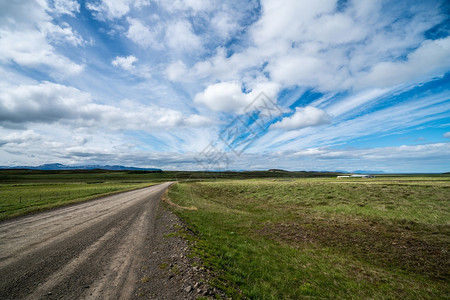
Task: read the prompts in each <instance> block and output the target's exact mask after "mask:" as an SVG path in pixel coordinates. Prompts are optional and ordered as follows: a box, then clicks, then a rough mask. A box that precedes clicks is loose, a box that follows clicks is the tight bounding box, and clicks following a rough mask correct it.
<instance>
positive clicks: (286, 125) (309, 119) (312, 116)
mask: <svg viewBox="0 0 450 300" xmlns="http://www.w3.org/2000/svg"><path fill="white" fill-rule="evenodd" d="M330 122H331V116H330V115H329V114H328V113H327V112H325V111H323V110H321V109H319V108H317V107H313V106H306V107H297V108H296V109H295V113H294V114H293V115H292V116H289V117H286V118H283V119H282V120H281V121H279V122H276V123H274V124H273V125H272V126H271V128H274V129H286V130H295V129H301V128H305V127H311V126H318V125H323V124H327V123H330Z"/></svg>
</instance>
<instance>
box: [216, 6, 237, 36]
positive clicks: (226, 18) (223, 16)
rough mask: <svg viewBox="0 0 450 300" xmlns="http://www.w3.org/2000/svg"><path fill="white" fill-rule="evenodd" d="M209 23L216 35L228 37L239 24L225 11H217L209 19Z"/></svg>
mask: <svg viewBox="0 0 450 300" xmlns="http://www.w3.org/2000/svg"><path fill="white" fill-rule="evenodd" d="M211 25H212V26H213V27H214V28H215V30H216V32H217V33H218V35H219V36H220V37H222V38H228V37H229V36H230V35H231V34H232V33H234V32H235V31H236V30H237V29H238V28H239V25H238V24H237V23H236V21H235V20H233V18H232V17H231V16H230V15H229V14H227V13H225V12H222V11H221V12H219V13H217V14H216V15H215V16H214V17H213V18H212V19H211Z"/></svg>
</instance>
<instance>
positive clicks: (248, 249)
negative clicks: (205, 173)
mask: <svg viewBox="0 0 450 300" xmlns="http://www.w3.org/2000/svg"><path fill="white" fill-rule="evenodd" d="M168 197H169V199H170V200H171V201H172V202H173V203H175V204H177V205H178V206H181V207H191V208H192V207H195V208H197V209H196V210H193V209H190V210H187V209H182V208H179V207H174V208H173V210H174V211H176V212H177V214H178V215H180V216H181V217H182V218H183V219H184V220H185V221H186V222H187V223H188V224H189V226H190V229H191V230H192V231H194V232H195V233H197V237H196V238H193V239H192V245H193V247H194V253H195V255H197V256H199V257H200V258H201V259H202V260H203V262H204V264H205V265H206V266H207V267H208V268H210V269H212V270H214V271H215V272H217V273H218V274H219V277H218V279H217V280H216V285H217V286H219V287H221V288H222V289H224V290H225V291H227V293H228V294H229V295H231V296H232V297H233V298H236V299H237V298H251V299H298V298H328V299H330V298H346V299H350V298H352V299H354V298H364V299H367V298H370V299H386V298H388V299H392V298H419V299H448V298H449V296H450V288H449V284H448V282H449V281H450V274H449V271H450V256H449V250H450V249H449V245H450V177H449V176H380V177H377V178H374V179H362V178H343V179H336V178H310V179H308V178H305V179H249V180H217V181H209V182H207V181H205V182H196V183H179V184H176V185H173V186H172V187H171V189H170V190H169V193H168Z"/></svg>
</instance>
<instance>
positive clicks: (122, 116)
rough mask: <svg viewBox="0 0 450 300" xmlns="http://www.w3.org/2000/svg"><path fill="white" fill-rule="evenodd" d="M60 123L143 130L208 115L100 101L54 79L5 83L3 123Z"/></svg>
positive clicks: (0, 102) (193, 122)
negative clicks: (28, 82)
mask: <svg viewBox="0 0 450 300" xmlns="http://www.w3.org/2000/svg"><path fill="white" fill-rule="evenodd" d="M30 123H43V124H52V123H60V124H61V125H69V126H74V127H76V128H82V127H84V128H89V127H94V128H103V129H105V130H112V131H122V130H144V131H149V130H153V129H155V128H174V127H197V126H204V125H207V124H211V121H210V120H209V119H208V118H205V117H202V116H199V115H195V114H191V115H189V114H188V115H185V114H183V113H181V112H180V111H177V110H172V109H168V108H163V107H158V106H155V105H149V106H145V105H142V104H139V103H137V102H133V101H124V102H123V103H121V105H120V106H112V105H104V104H97V103H95V102H94V101H93V99H92V97H91V95H90V94H88V93H85V92H82V91H80V90H78V89H76V88H73V87H68V86H64V85H60V84H55V83H51V82H43V83H41V84H39V85H21V86H6V87H3V88H2V91H1V93H0V124H3V126H5V127H11V125H14V124H30Z"/></svg>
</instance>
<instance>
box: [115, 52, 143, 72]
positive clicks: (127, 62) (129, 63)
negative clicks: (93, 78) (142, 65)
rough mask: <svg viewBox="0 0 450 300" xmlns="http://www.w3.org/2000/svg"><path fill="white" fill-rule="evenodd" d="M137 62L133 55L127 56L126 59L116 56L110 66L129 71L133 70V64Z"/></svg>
mask: <svg viewBox="0 0 450 300" xmlns="http://www.w3.org/2000/svg"><path fill="white" fill-rule="evenodd" d="M137 61H138V59H137V58H136V57H134V56H133V55H129V56H126V57H122V56H116V58H114V59H113V61H112V62H111V64H112V65H113V66H116V67H121V68H122V69H125V70H128V71H130V70H132V69H133V68H134V65H133V64H134V63H135V62H137Z"/></svg>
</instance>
